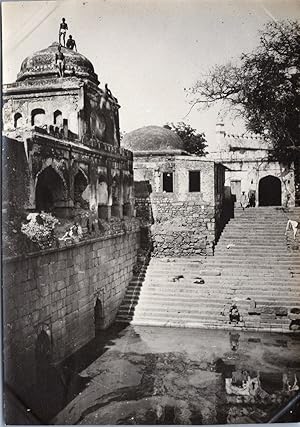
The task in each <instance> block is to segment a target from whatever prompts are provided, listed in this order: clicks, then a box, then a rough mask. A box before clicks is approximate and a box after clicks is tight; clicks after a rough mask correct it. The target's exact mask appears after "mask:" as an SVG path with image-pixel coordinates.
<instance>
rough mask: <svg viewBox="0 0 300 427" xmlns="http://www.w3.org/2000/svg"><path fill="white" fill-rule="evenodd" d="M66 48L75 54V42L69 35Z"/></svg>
mask: <svg viewBox="0 0 300 427" xmlns="http://www.w3.org/2000/svg"><path fill="white" fill-rule="evenodd" d="M67 48H68V49H71V50H73V49H75V52H77V46H76V42H75V40H74V39H73V38H72V36H71V35H69V38H68V40H67Z"/></svg>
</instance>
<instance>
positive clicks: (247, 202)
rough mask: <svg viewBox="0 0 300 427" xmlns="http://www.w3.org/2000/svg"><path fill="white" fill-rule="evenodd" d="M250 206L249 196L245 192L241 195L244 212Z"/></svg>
mask: <svg viewBox="0 0 300 427" xmlns="http://www.w3.org/2000/svg"><path fill="white" fill-rule="evenodd" d="M248 205H249V200H248V196H247V194H246V193H245V191H243V192H242V195H241V206H242V208H243V211H244V210H245V208H247V207H248Z"/></svg>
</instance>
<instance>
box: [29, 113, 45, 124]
mask: <svg viewBox="0 0 300 427" xmlns="http://www.w3.org/2000/svg"><path fill="white" fill-rule="evenodd" d="M44 124H45V110H43V108H35V109H34V110H32V112H31V126H38V127H42V126H44Z"/></svg>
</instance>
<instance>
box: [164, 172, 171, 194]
mask: <svg viewBox="0 0 300 427" xmlns="http://www.w3.org/2000/svg"><path fill="white" fill-rule="evenodd" d="M163 191H165V192H166V193H173V173H172V172H164V173H163Z"/></svg>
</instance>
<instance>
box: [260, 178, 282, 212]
mask: <svg viewBox="0 0 300 427" xmlns="http://www.w3.org/2000/svg"><path fill="white" fill-rule="evenodd" d="M258 197H259V206H281V181H280V179H279V178H276V177H275V176H272V175H268V176H266V177H264V178H262V179H261V180H260V181H259V186H258Z"/></svg>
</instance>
